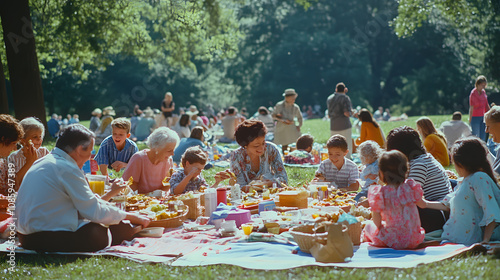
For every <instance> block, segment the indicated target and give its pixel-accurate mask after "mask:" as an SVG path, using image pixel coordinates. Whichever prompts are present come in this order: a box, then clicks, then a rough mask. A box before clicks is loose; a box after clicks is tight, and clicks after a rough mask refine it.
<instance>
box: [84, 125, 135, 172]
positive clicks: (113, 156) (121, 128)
mask: <svg viewBox="0 0 500 280" xmlns="http://www.w3.org/2000/svg"><path fill="white" fill-rule="evenodd" d="M130 126H131V124H130V121H129V120H127V119H126V118H117V119H115V120H113V121H112V122H111V127H112V129H113V133H112V134H111V136H108V137H106V139H104V140H103V141H102V143H101V146H100V147H99V151H98V152H97V155H96V156H95V158H94V159H95V160H96V161H97V164H99V170H101V173H102V175H108V168H111V169H113V170H115V171H116V172H119V171H120V170H121V169H123V168H125V167H127V163H128V161H129V160H130V158H131V157H132V155H133V154H135V153H136V152H138V151H139V149H138V148H137V145H136V144H135V143H134V141H132V140H130V139H128V138H129V137H130Z"/></svg>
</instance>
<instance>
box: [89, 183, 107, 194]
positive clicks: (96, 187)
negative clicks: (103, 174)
mask: <svg viewBox="0 0 500 280" xmlns="http://www.w3.org/2000/svg"><path fill="white" fill-rule="evenodd" d="M89 185H90V189H91V190H92V192H94V193H96V194H98V195H103V194H104V181H90V182H89Z"/></svg>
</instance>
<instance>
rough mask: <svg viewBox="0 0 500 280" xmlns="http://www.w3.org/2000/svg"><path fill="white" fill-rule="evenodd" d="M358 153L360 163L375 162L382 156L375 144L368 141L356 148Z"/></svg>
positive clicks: (377, 145)
mask: <svg viewBox="0 0 500 280" xmlns="http://www.w3.org/2000/svg"><path fill="white" fill-rule="evenodd" d="M358 152H359V157H360V158H361V161H364V160H363V159H365V160H367V161H370V160H377V159H378V158H379V157H380V155H381V154H382V152H383V150H382V149H381V148H380V146H379V144H378V143H377V142H375V141H372V140H368V141H365V142H363V143H361V144H360V145H359V146H358Z"/></svg>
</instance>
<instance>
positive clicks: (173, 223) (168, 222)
mask: <svg viewBox="0 0 500 280" xmlns="http://www.w3.org/2000/svg"><path fill="white" fill-rule="evenodd" d="M182 207H184V209H183V210H184V211H183V212H182V214H181V215H179V216H177V217H174V218H170V219H163V220H158V221H151V222H150V223H149V225H148V227H164V228H177V227H180V226H182V224H183V223H184V221H185V220H186V219H187V215H188V211H189V207H188V206H186V205H184V206H182Z"/></svg>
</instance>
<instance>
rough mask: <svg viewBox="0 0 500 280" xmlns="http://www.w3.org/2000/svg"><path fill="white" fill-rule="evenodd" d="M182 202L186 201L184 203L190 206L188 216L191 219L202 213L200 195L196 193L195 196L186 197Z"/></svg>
mask: <svg viewBox="0 0 500 280" xmlns="http://www.w3.org/2000/svg"><path fill="white" fill-rule="evenodd" d="M182 202H183V203H184V205H186V206H188V207H189V211H188V214H187V217H186V218H188V219H190V220H196V218H198V217H200V216H201V215H202V213H201V212H202V211H201V205H200V196H199V195H195V197H194V198H189V199H184V200H182Z"/></svg>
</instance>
